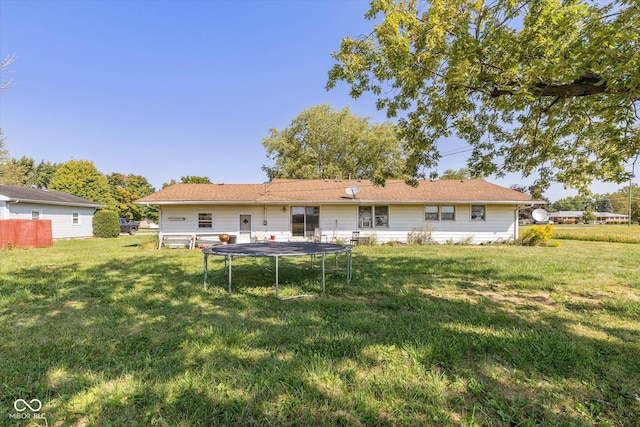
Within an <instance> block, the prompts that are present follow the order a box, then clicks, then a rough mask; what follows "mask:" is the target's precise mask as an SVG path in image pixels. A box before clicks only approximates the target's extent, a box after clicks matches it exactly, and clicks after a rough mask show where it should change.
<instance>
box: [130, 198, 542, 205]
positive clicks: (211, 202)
mask: <svg viewBox="0 0 640 427" xmlns="http://www.w3.org/2000/svg"><path fill="white" fill-rule="evenodd" d="M133 203H134V204H136V205H154V206H184V205H267V206H269V205H282V204H287V205H294V204H304V205H310V204H317V205H352V204H387V205H416V204H424V205H427V204H445V203H448V204H459V205H462V204H466V205H468V204H481V205H525V206H529V205H540V204H545V203H548V202H546V201H543V200H373V199H371V200H366V199H347V200H310V199H300V200H156V201H146V202H145V201H135V202H133Z"/></svg>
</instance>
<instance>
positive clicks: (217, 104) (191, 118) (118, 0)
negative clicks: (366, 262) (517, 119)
mask: <svg viewBox="0 0 640 427" xmlns="http://www.w3.org/2000/svg"><path fill="white" fill-rule="evenodd" d="M368 6H369V3H368V1H364V0H297V1H296V0H237V1H222V0H211V1H206V0H196V1H179V0H110V1H105V0H68V1H62V0H43V1H38V0H0V57H2V58H4V57H7V56H9V55H15V57H16V61H15V63H14V64H13V65H12V66H11V67H10V69H9V71H8V72H7V73H4V74H3V76H2V78H3V80H9V79H10V80H12V82H13V83H12V86H11V87H10V88H9V89H7V90H3V91H2V93H1V98H0V127H2V128H3V130H4V134H5V136H6V138H7V140H6V147H7V148H8V149H9V152H10V155H11V156H12V157H14V158H20V157H22V156H27V157H30V158H33V159H35V160H36V162H39V161H40V160H45V161H50V162H57V163H58V162H66V161H68V160H71V159H76V160H91V161H93V162H94V163H95V165H96V167H97V168H98V169H99V170H100V171H101V172H103V173H106V174H108V173H111V172H121V173H127V174H136V175H142V176H144V177H146V178H147V179H148V180H149V182H150V183H151V184H152V185H153V186H154V187H156V188H157V189H159V188H160V187H161V186H162V184H163V183H164V182H169V181H170V180H171V179H176V180H179V179H180V177H181V176H187V175H197V176H207V177H209V178H210V179H211V180H212V181H213V182H225V183H259V182H264V181H266V180H267V177H266V174H265V173H264V172H263V171H262V170H261V169H260V168H261V166H262V165H263V164H266V163H267V158H266V154H265V151H264V148H263V147H262V144H261V141H262V139H263V138H265V137H267V136H268V131H269V129H270V128H277V129H283V128H284V127H286V126H288V125H289V124H290V123H291V121H292V119H293V118H294V117H296V116H297V115H298V114H300V113H301V112H302V111H303V110H305V109H307V108H310V107H312V106H315V105H318V104H323V103H326V104H329V105H331V106H332V107H334V108H335V109H342V108H344V107H347V106H349V107H350V108H351V111H352V112H353V113H354V114H355V115H357V116H360V117H370V118H371V122H373V123H381V122H383V121H385V120H386V117H385V115H384V113H383V112H379V111H377V110H376V109H375V104H374V99H373V98H371V97H367V96H365V97H363V98H361V99H358V100H354V99H352V98H351V97H349V94H348V92H349V88H348V87H347V86H346V85H345V84H339V85H338V87H337V88H336V89H333V90H331V91H329V92H327V91H326V90H325V84H326V81H327V73H328V71H329V69H330V68H331V66H332V65H333V60H332V58H331V52H332V51H335V50H338V48H339V46H340V39H341V38H342V37H344V36H358V35H360V34H365V33H369V32H370V31H371V27H372V23H371V22H370V21H367V20H366V19H364V14H365V12H366V11H367V10H368ZM450 144H451V145H449V146H447V147H446V148H444V149H443V151H453V150H454V149H456V148H464V146H465V144H464V143H463V142H461V141H460V142H456V141H451V142H450ZM467 154H468V153H461V154H458V155H454V156H448V157H445V158H444V159H443V162H442V163H441V165H440V167H439V171H440V172H443V171H444V170H445V169H458V168H460V167H464V166H465V160H466V157H465V156H466V155H467ZM490 180H491V179H490ZM491 181H493V182H496V183H498V184H501V185H504V186H510V185H512V184H515V183H521V181H522V180H521V179H520V177H517V176H516V177H509V178H507V179H505V180H499V181H497V180H491ZM617 187H618V186H608V187H606V190H601V187H597V188H594V191H598V192H599V191H610V190H613V189H616V188H617ZM602 188H605V187H602ZM570 194H575V193H573V192H570V191H563V189H562V187H561V186H554V187H552V188H551V189H550V191H548V192H547V193H546V195H547V196H548V197H550V198H551V200H556V199H558V198H560V197H564V196H567V195H570Z"/></svg>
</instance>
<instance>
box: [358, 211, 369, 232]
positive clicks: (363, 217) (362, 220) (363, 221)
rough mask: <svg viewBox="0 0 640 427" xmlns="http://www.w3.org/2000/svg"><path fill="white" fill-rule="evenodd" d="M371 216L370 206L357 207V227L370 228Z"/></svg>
mask: <svg viewBox="0 0 640 427" xmlns="http://www.w3.org/2000/svg"><path fill="white" fill-rule="evenodd" d="M372 218H373V215H372V214H371V206H359V207H358V227H360V228H371V222H372Z"/></svg>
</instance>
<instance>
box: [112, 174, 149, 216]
mask: <svg viewBox="0 0 640 427" xmlns="http://www.w3.org/2000/svg"><path fill="white" fill-rule="evenodd" d="M107 181H108V182H109V186H110V187H111V194H112V196H113V198H114V199H115V201H116V207H117V209H118V215H119V216H121V217H123V218H127V219H128V220H134V221H140V220H142V219H146V218H148V219H153V220H154V221H155V220H157V219H158V210H157V209H156V208H152V207H150V206H140V205H135V204H133V202H134V201H136V200H138V199H139V198H141V197H144V196H148V195H149V194H153V193H154V192H155V189H154V188H153V186H152V185H151V184H150V183H149V181H148V180H147V179H146V178H145V177H143V176H140V175H133V174H129V175H125V174H121V173H118V172H113V173H111V174H110V175H107Z"/></svg>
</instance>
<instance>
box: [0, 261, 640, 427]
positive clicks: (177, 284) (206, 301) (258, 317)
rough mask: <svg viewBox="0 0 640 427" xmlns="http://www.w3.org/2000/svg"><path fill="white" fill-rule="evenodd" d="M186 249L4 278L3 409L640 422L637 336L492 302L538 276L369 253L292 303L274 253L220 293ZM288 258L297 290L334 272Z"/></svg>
mask: <svg viewBox="0 0 640 427" xmlns="http://www.w3.org/2000/svg"><path fill="white" fill-rule="evenodd" d="M174 255H175V258H172V257H171V256H167V255H162V256H159V255H149V254H146V253H138V254H137V255H136V256H135V257H133V258H132V259H126V260H121V259H118V260H113V261H111V260H105V261H104V262H96V263H95V264H92V265H90V266H87V265H81V264H79V263H69V264H65V263H63V264H62V265H59V266H56V267H50V268H46V270H45V269H43V268H40V267H38V268H20V267H17V268H15V271H14V272H13V279H12V280H10V281H8V282H5V283H4V285H3V289H0V297H2V298H3V300H4V301H7V302H8V304H7V305H6V306H3V307H2V308H1V309H0V319H1V324H0V327H1V330H2V335H3V336H4V337H5V338H4V341H3V349H2V355H3V358H2V361H0V369H1V370H0V377H1V378H2V395H1V396H0V397H1V400H2V403H1V406H0V417H2V419H6V418H7V417H8V416H9V414H10V413H13V408H12V402H14V401H15V399H20V398H25V399H26V398H37V399H39V400H41V401H42V402H43V403H44V405H45V406H44V409H43V413H44V414H46V416H47V418H48V419H47V421H48V422H49V424H50V425H55V424H56V423H63V424H73V423H80V424H83V423H84V424H88V425H150V424H157V425H202V426H210V425H424V424H427V425H448V424H464V423H467V424H473V423H479V424H490V425H538V424H548V425H589V424H591V423H596V422H602V421H606V420H613V421H614V422H613V423H614V424H619V425H633V423H634V422H635V421H637V418H636V417H637V414H638V412H637V411H638V409H639V408H638V403H637V402H636V401H635V398H634V396H635V394H637V393H638V392H640V390H638V389H637V384H638V375H639V374H638V372H640V362H639V361H638V359H637V357H636V355H637V352H638V349H639V348H638V347H639V343H638V340H637V337H635V340H625V339H623V338H624V337H629V336H631V333H630V332H628V330H625V329H624V328H611V327H604V326H602V325H599V324H597V323H596V322H595V321H594V322H593V323H592V324H591V325H590V327H591V328H592V329H593V330H594V331H595V332H598V333H599V334H600V335H598V334H596V333H595V332H594V335H593V336H590V335H588V334H582V333H579V332H577V331H576V328H575V320H574V318H572V317H571V316H566V315H565V314H563V313H560V312H558V311H557V310H553V309H549V308H548V307H545V306H543V305H536V304H533V305H526V306H524V307H520V306H517V305H516V304H514V302H513V301H512V300H509V299H498V298H492V297H491V296H492V295H493V293H494V292H496V290H495V289H494V288H493V286H494V285H496V284H502V283H504V282H505V281H506V282H508V281H510V280H517V281H522V282H525V283H527V282H531V283H540V282H542V281H543V280H542V278H541V277H538V276H536V275H529V274H527V273H524V272H511V271H509V272H505V271H503V270H501V269H499V268H497V267H495V266H493V265H492V264H491V263H490V262H487V260H486V259H482V258H479V257H474V256H458V257H440V258H423V259H420V260H416V258H415V257H413V256H402V254H400V255H397V256H393V257H387V258H384V257H378V256H372V255H364V254H356V258H355V260H354V262H355V263H356V264H355V266H356V271H355V278H354V284H353V285H351V286H347V285H346V284H345V283H344V276H343V274H344V271H343V270H342V271H338V272H337V273H332V274H331V275H330V276H329V282H328V285H327V289H328V294H327V295H326V296H325V297H318V298H310V299H298V300H294V301H286V302H281V301H277V300H276V299H275V298H274V295H273V288H272V287H271V286H265V285H264V284H265V283H268V284H270V283H273V271H270V270H268V268H271V265H270V263H269V262H267V261H264V260H263V261H260V262H239V263H237V264H234V283H235V284H236V285H234V291H235V293H234V295H232V296H231V297H229V296H226V295H224V294H223V293H219V292H217V291H219V290H226V282H225V281H226V276H224V274H222V262H221V261H219V262H217V263H216V262H212V263H210V268H211V272H212V279H214V281H215V283H216V284H220V285H216V290H210V291H205V290H204V289H203V287H202V270H201V268H202V265H201V261H202V260H201V257H199V256H198V255H197V254H196V255H194V254H193V253H188V252H187V251H184V252H176V253H175V254H174ZM291 266H296V267H304V266H305V263H304V262H299V263H296V262H291V265H289V266H283V270H281V276H280V277H281V283H282V284H283V286H285V287H290V288H293V290H294V291H302V292H309V293H314V292H315V293H317V292H318V282H319V272H318V271H317V270H308V269H304V268H300V269H298V268H289V267H291ZM443 286H447V287H449V288H450V289H453V291H448V290H447V289H444V288H442V287H443ZM536 290H537V289H536ZM425 291H427V292H425ZM616 338H617V339H616Z"/></svg>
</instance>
